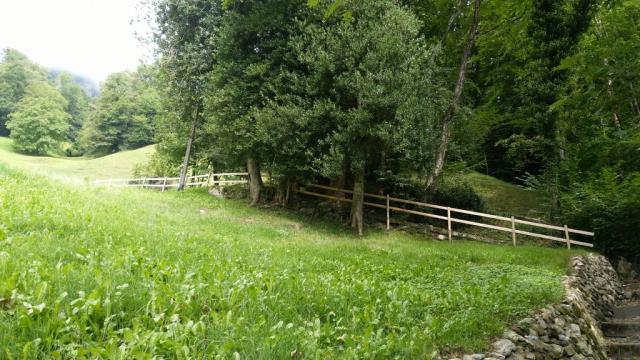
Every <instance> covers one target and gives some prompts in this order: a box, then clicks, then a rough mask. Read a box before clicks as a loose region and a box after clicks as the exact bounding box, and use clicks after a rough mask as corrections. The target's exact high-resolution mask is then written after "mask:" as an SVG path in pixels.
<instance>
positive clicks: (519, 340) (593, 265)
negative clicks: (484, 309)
mask: <svg viewBox="0 0 640 360" xmlns="http://www.w3.org/2000/svg"><path fill="white" fill-rule="evenodd" d="M571 265H572V274H571V276H568V277H567V278H566V279H565V281H564V285H565V290H566V295H565V298H564V299H563V300H562V302H561V303H559V304H556V305H551V306H548V307H545V308H543V309H541V310H539V311H538V312H536V313H535V314H534V315H533V316H531V317H528V318H525V319H522V320H520V321H519V322H518V323H517V324H515V325H514V326H513V327H511V329H509V330H507V331H505V332H504V334H503V336H502V339H499V340H497V341H496V342H494V343H493V344H492V346H491V348H492V350H491V352H489V353H486V354H473V355H465V356H463V358H462V359H463V360H496V359H518V360H520V359H532V360H533V359H575V360H578V359H607V355H606V344H605V340H604V337H603V336H602V332H601V331H600V328H599V325H598V324H599V323H600V322H602V321H604V320H606V319H607V318H609V317H611V316H612V315H613V308H614V306H615V305H616V303H617V302H618V300H619V299H620V298H621V297H622V296H623V291H622V284H621V282H620V280H619V279H618V275H617V274H616V272H615V270H614V269H613V267H612V266H611V264H610V263H609V261H608V260H607V259H606V258H605V257H603V256H599V255H593V254H589V255H586V256H580V257H574V258H573V259H572V260H571Z"/></svg>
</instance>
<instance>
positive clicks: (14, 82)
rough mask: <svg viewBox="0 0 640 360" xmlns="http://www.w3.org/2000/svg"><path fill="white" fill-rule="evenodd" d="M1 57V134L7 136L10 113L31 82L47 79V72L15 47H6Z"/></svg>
mask: <svg viewBox="0 0 640 360" xmlns="http://www.w3.org/2000/svg"><path fill="white" fill-rule="evenodd" d="M0 58H1V60H2V62H0V136H6V135H8V134H9V129H7V127H6V122H7V120H8V118H9V114H11V112H13V111H14V110H15V109H16V107H17V105H18V103H19V102H20V100H22V98H23V97H24V96H25V93H26V90H27V86H28V85H29V84H30V83H32V82H44V81H46V72H45V70H44V69H42V68H41V67H39V66H38V65H36V64H34V63H33V62H31V61H30V60H29V59H28V58H27V57H26V56H25V55H24V54H22V53H20V52H18V51H17V50H14V49H9V48H7V49H4V50H3V51H2V55H1V56H0Z"/></svg>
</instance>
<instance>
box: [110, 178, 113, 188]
mask: <svg viewBox="0 0 640 360" xmlns="http://www.w3.org/2000/svg"><path fill="white" fill-rule="evenodd" d="M112 182H113V179H109V187H111V183H112Z"/></svg>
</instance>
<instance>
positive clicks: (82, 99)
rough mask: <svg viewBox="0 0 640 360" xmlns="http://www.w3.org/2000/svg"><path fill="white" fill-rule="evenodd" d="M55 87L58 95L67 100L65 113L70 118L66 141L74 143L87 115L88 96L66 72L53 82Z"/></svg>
mask: <svg viewBox="0 0 640 360" xmlns="http://www.w3.org/2000/svg"><path fill="white" fill-rule="evenodd" d="M54 83H55V86H56V88H57V89H58V91H60V94H61V95H62V96H63V97H64V98H65V99H66V100H67V108H66V111H67V113H68V114H69V115H70V116H71V123H70V125H71V126H70V127H69V132H68V133H67V140H68V141H69V142H71V143H75V142H76V141H77V140H78V134H79V132H80V129H81V128H82V125H83V124H84V122H85V120H86V118H87V115H88V113H89V110H90V109H89V101H90V99H89V96H87V94H86V93H85V92H84V90H83V89H82V88H81V87H80V85H78V84H77V83H76V82H75V81H74V80H73V77H72V76H71V75H70V74H69V73H66V72H61V73H60V74H58V76H57V77H56V78H55V80H54Z"/></svg>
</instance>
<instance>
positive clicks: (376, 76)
mask: <svg viewBox="0 0 640 360" xmlns="http://www.w3.org/2000/svg"><path fill="white" fill-rule="evenodd" d="M343 5H344V6H345V7H346V8H347V9H348V10H349V13H350V16H352V20H351V22H349V23H348V24H346V25H345V24H344V23H343V21H342V19H335V20H329V21H327V22H326V23H322V22H314V23H312V24H309V25H307V26H305V27H304V31H303V33H302V34H301V35H299V36H296V37H295V38H294V39H293V40H292V41H293V46H292V48H293V49H294V51H295V52H296V54H297V56H298V58H299V61H300V63H301V66H300V67H299V69H298V70H295V69H294V71H291V72H290V73H289V74H288V75H287V76H288V80H289V81H288V82H287V83H288V84H289V87H290V88H293V89H294V90H295V91H296V92H297V94H296V93H295V92H294V93H292V92H291V90H288V91H285V92H283V94H282V96H281V97H279V98H278V100H277V101H276V103H275V105H274V109H275V111H276V114H280V115H285V116H287V117H286V118H287V119H293V118H295V117H299V118H300V119H301V120H298V121H297V122H295V121H294V122H292V123H293V124H295V126H297V127H298V129H296V130H295V131H294V132H292V134H298V133H301V134H304V136H305V137H304V138H302V139H300V140H302V141H305V140H307V141H308V142H307V143H306V144H305V146H304V151H305V153H306V154H307V159H306V161H309V162H310V163H311V164H312V165H313V169H314V170H315V171H316V173H317V174H318V175H322V176H323V177H326V178H329V179H335V178H338V177H341V176H343V177H347V176H344V175H345V173H347V175H348V177H349V178H351V179H352V183H353V191H354V196H353V202H352V209H351V221H352V225H353V227H354V228H356V229H357V230H358V232H359V233H362V206H363V192H364V189H365V186H366V179H367V178H374V179H375V177H376V173H377V172H378V171H381V170H382V171H384V170H386V169H402V170H405V171H407V170H408V171H418V172H424V171H425V166H427V164H429V163H430V160H431V159H432V158H433V157H432V156H433V140H434V138H435V134H436V132H435V131H434V124H435V119H437V117H438V116H439V115H441V114H442V113H443V108H444V103H445V100H444V99H445V95H446V93H447V92H446V91H445V90H444V89H443V87H442V84H440V83H439V81H438V79H439V76H438V70H439V68H438V66H437V65H436V64H435V62H434V58H435V54H436V51H435V50H434V49H430V48H428V47H427V46H425V42H424V41H423V39H422V38H421V37H420V36H419V34H420V22H419V21H418V19H417V18H416V17H415V16H414V15H413V14H412V13H411V12H410V11H408V10H406V9H405V8H403V7H401V6H399V5H398V4H397V3H396V2H394V1H390V0H389V1H386V0H385V1H346V2H344V4H343ZM332 21H333V22H335V23H332ZM292 95H297V96H292ZM274 118H276V116H272V117H271V119H274ZM275 128H276V127H273V126H272V129H275ZM291 129H292V127H291V126H285V127H283V130H284V131H291ZM294 129H295V127H294ZM282 137H283V136H282V135H281V136H279V138H282ZM295 140H296V137H291V140H290V141H289V142H295ZM285 147H286V146H285ZM294 148H296V147H294ZM299 158H301V159H304V157H302V156H299ZM402 170H401V171H402Z"/></svg>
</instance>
